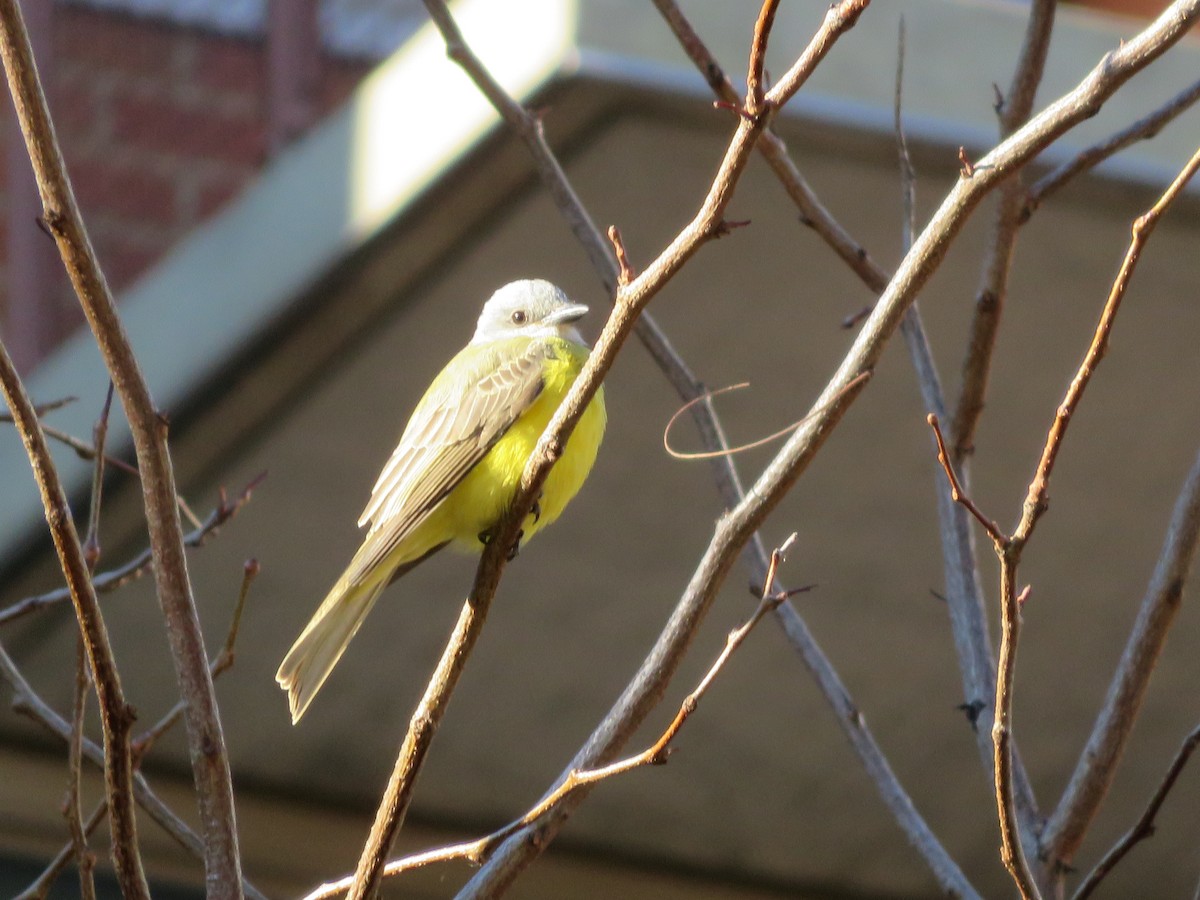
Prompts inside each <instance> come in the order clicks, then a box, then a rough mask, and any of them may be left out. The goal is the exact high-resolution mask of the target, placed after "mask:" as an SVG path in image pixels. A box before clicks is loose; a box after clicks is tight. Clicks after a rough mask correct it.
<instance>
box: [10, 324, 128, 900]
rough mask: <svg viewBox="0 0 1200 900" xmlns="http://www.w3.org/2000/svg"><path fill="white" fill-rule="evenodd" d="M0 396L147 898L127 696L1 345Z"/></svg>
mask: <svg viewBox="0 0 1200 900" xmlns="http://www.w3.org/2000/svg"><path fill="white" fill-rule="evenodd" d="M0 390H2V391H3V393H4V399H5V401H6V402H7V403H8V408H9V410H11V411H12V414H13V420H14V423H15V424H16V427H17V431H18V432H19V433H20V435H21V440H22V442H23V443H24V444H25V451H26V453H28V454H29V462H30V464H31V465H32V466H33V474H34V477H35V478H36V480H37V484H38V490H39V491H40V492H41V495H42V506H43V507H44V508H45V511H46V522H47V524H48V525H49V526H50V534H51V537H52V538H53V539H54V549H55V551H56V552H57V553H58V559H59V565H60V566H61V567H62V571H63V575H64V576H65V578H66V580H67V589H68V591H69V592H70V596H71V602H72V603H73V604H74V606H75V616H76V618H77V619H78V620H79V634H80V637H81V639H82V641H83V646H84V649H85V650H86V653H87V659H88V665H89V667H90V668H91V673H92V682H93V683H94V684H95V686H96V696H97V697H98V699H99V701H100V722H101V724H102V726H103V728H104V750H103V751H102V752H101V759H102V764H103V767H104V785H105V793H106V796H107V797H108V802H109V807H110V808H111V809H112V810H113V816H112V823H113V824H112V832H113V841H112V853H113V862H114V864H115V865H116V869H117V877H118V880H119V881H120V884H121V890H122V891H123V892H124V894H125V896H126V897H149V896H150V892H149V888H148V887H147V885H146V875H145V873H144V872H143V871H142V860H141V856H140V855H139V853H138V843H137V822H136V819H135V816H134V807H133V789H132V786H131V781H132V778H133V767H132V762H131V755H130V749H129V732H130V729H131V728H132V726H133V720H134V712H133V709H132V708H131V707H130V706H129V704H128V703H126V702H125V694H124V692H123V691H122V690H121V678H120V675H119V674H118V672H117V664H116V660H115V659H114V658H113V653H112V647H111V645H110V644H109V641H108V630H107V629H106V628H105V626H104V617H103V615H102V614H101V612H100V603H99V601H98V600H97V599H96V592H95V589H94V588H93V587H92V582H91V577H90V573H89V571H88V566H87V562H86V561H85V559H84V554H83V547H82V546H81V545H80V543H79V533H78V532H77V531H76V530H75V520H74V519H73V518H72V517H71V509H70V507H69V506H68V505H67V497H66V494H65V493H64V492H63V487H62V483H61V482H60V481H59V478H58V470H57V469H56V468H55V467H54V461H53V460H52V459H51V457H50V449H49V447H47V446H46V437H45V435H44V434H43V433H42V430H41V426H40V423H39V422H38V417H37V412H36V410H35V409H34V407H33V404H32V403H31V402H30V401H29V396H28V395H27V394H26V393H25V386H24V385H23V384H22V383H21V379H20V376H18V375H17V370H16V368H15V367H14V366H13V363H12V360H11V359H10V358H9V355H8V351H7V350H6V349H5V347H4V345H3V344H0ZM67 729H68V732H70V731H71V726H69V725H68V726H67ZM80 739H81V738H80Z"/></svg>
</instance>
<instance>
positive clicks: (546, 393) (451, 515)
mask: <svg viewBox="0 0 1200 900" xmlns="http://www.w3.org/2000/svg"><path fill="white" fill-rule="evenodd" d="M574 375H575V373H574V372H571V373H570V378H569V379H566V378H564V379H551V380H550V383H548V384H547V387H546V389H545V390H543V391H542V394H541V395H540V396H539V397H538V399H537V401H536V402H535V403H534V404H533V406H531V407H530V408H529V410H528V412H526V413H525V415H523V416H521V418H520V419H518V420H517V421H516V422H515V423H514V424H513V425H512V427H510V428H509V429H508V431H507V432H505V434H504V437H502V438H501V439H500V440H499V441H498V442H497V443H496V445H495V446H494V447H493V448H492V449H491V450H490V451H488V454H487V455H486V456H485V457H484V458H483V459H481V460H480V461H479V462H478V463H477V464H476V465H475V467H474V468H473V469H472V470H471V471H470V472H469V473H468V474H467V476H466V477H465V478H464V479H463V480H462V482H461V483H460V484H459V485H458V486H457V487H456V488H455V489H454V490H453V491H452V492H451V494H450V497H448V498H447V501H446V502H443V503H442V504H441V506H440V507H439V508H438V509H437V510H435V511H434V513H433V514H432V515H431V516H430V518H431V519H432V518H435V517H437V518H442V517H443V516H444V517H445V521H444V528H445V530H444V531H443V530H442V528H439V527H437V526H434V528H435V530H437V531H440V532H441V533H443V534H446V533H449V534H451V535H453V537H452V540H453V541H454V542H455V543H456V544H457V545H458V546H459V547H460V548H463V549H470V550H475V551H478V550H479V548H480V547H481V543H480V540H479V535H480V534H482V533H484V532H487V531H488V530H489V529H491V528H492V527H493V526H494V525H495V524H496V523H497V522H499V521H500V519H501V518H503V516H504V513H505V512H506V511H507V509H508V506H509V504H510V503H511V502H512V498H513V496H514V494H515V493H516V490H517V486H518V485H519V484H520V480H521V473H522V472H523V471H524V469H525V465H526V463H528V461H529V457H530V456H531V455H532V454H533V450H534V447H535V446H536V445H537V442H538V439H539V438H541V436H542V432H543V431H545V430H546V425H547V424H549V422H550V418H551V417H552V416H553V415H554V411H555V410H556V409H557V408H558V406H559V404H560V403H561V402H562V399H563V398H564V397H565V396H566V393H567V390H568V389H569V388H570V385H571V383H572V382H573V381H574ZM560 381H561V382H562V383H556V382H560ZM605 422H606V415H605V409H604V389H603V388H601V389H600V390H599V391H597V393H596V396H595V397H594V398H593V399H592V402H591V403H590V404H588V408H587V410H586V411H585V412H584V414H583V416H582V418H580V420H579V423H578V424H577V425H576V426H575V430H574V431H573V432H572V433H571V437H570V439H569V440H568V441H567V445H566V448H565V450H564V451H563V455H562V457H561V458H560V459H559V460H558V462H557V463H555V464H554V468H553V469H551V470H550V475H549V476H548V477H547V479H546V483H545V485H544V486H543V488H542V496H541V498H540V499H539V501H538V509H539V515H538V516H537V517H536V518H535V517H534V516H533V515H530V516H529V517H528V518H526V520H525V524H524V526H523V527H524V536H523V537H522V541H528V540H529V539H530V538H531V537H533V535H534V534H535V533H536V532H538V531H539V530H541V528H542V527H543V526H546V525H549V524H550V523H551V522H553V521H554V520H555V519H557V518H558V517H559V515H561V514H562V511H563V509H564V508H565V507H566V505H567V503H569V502H570V500H571V498H572V497H574V496H575V494H577V493H578V492H579V489H580V488H581V487H582V486H583V482H584V481H585V480H586V478H587V476H588V473H589V472H590V471H591V468H592V464H593V463H594V462H595V461H596V453H597V451H598V450H599V447H600V441H601V439H602V438H603V436H604V426H605Z"/></svg>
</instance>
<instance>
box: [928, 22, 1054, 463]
mask: <svg viewBox="0 0 1200 900" xmlns="http://www.w3.org/2000/svg"><path fill="white" fill-rule="evenodd" d="M1056 6H1057V0H1034V2H1032V3H1031V4H1030V6H1029V19H1028V22H1027V24H1026V27H1025V39H1024V41H1023V42H1022V44H1021V53H1020V56H1019V57H1018V59H1017V66H1016V70H1015V71H1014V72H1013V79H1012V84H1011V85H1010V86H1009V89H1008V95H1007V96H1005V97H1001V98H1000V99H999V101H998V103H997V105H996V112H997V114H998V115H999V118H1000V137H1001V139H1003V138H1006V137H1008V136H1009V135H1010V134H1012V133H1013V132H1014V131H1016V130H1017V129H1018V128H1020V127H1021V126H1022V125H1024V124H1025V123H1026V122H1027V121H1028V120H1029V114H1030V112H1031V111H1032V110H1033V100H1034V97H1035V96H1036V95H1037V88H1038V85H1039V84H1040V83H1041V80H1042V71H1043V70H1044V69H1045V65H1046V54H1047V53H1048V52H1049V50H1050V33H1051V31H1052V30H1053V28H1054V10H1055V8H1056ZM998 90H999V89H997V91H998ZM1024 199H1025V192H1024V189H1023V187H1022V185H1021V180H1020V176H1016V177H1014V178H1013V179H1012V180H1010V181H1009V182H1007V183H1006V184H1004V185H1002V186H1001V187H1000V190H999V191H998V192H997V198H996V211H995V218H994V219H993V220H992V230H991V233H990V234H989V235H988V241H987V245H986V249H985V250H984V262H983V271H982V273H981V274H980V284H979V290H978V291H977V293H976V295H975V316H974V319H973V320H972V322H971V337H970V340H969V344H968V349H967V356H966V359H964V360H963V369H962V390H961V391H960V393H959V398H958V404H957V406H956V408H955V410H954V419H953V422H952V424H951V428H950V433H951V435H952V439H953V445H954V465H955V467H956V468H958V469H960V470H962V469H963V467H964V462H965V460H966V459H967V457H968V456H969V455H970V454H971V451H972V450H973V449H974V445H975V428H976V426H977V425H978V424H979V416H980V414H981V413H982V412H983V404H984V398H985V396H986V394H987V386H988V378H989V376H990V374H991V368H992V354H993V352H994V350H995V346H996V334H997V332H998V331H999V328H1000V315H1001V313H1002V311H1003V309H1004V303H1005V300H1006V298H1007V295H1008V273H1009V270H1010V269H1011V267H1012V258H1013V249H1014V248H1015V247H1016V243H1017V229H1018V228H1020V223H1021V222H1022V221H1023V220H1022V218H1021V208H1022V205H1023V203H1024Z"/></svg>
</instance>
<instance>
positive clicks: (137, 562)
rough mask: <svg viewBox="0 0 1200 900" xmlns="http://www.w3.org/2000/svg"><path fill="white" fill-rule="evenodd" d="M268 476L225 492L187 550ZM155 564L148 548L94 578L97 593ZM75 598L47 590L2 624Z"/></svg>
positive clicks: (7, 611)
mask: <svg viewBox="0 0 1200 900" xmlns="http://www.w3.org/2000/svg"><path fill="white" fill-rule="evenodd" d="M265 477H266V473H265V472H264V473H262V474H260V475H258V476H257V477H256V478H254V480H252V481H251V482H250V483H249V484H247V485H246V486H245V487H244V488H242V490H241V491H240V492H239V493H238V494H237V495H236V496H235V497H234V498H233V500H232V501H231V500H229V499H227V498H226V496H225V494H224V492H222V494H221V499H220V501H219V502H218V504H217V506H216V507H215V508H214V509H213V510H212V511H211V512H210V513H209V514H208V516H207V517H206V518H205V519H204V521H202V522H201V523H200V524H199V526H198V527H197V528H196V530H195V531H192V532H189V533H188V534H187V535H185V536H184V539H183V543H184V546H185V547H193V548H194V547H202V546H204V544H205V542H206V541H208V539H209V538H211V537H214V536H215V535H216V534H217V532H219V531H220V530H221V526H222V525H224V524H225V523H226V522H228V521H229V520H230V519H232V518H233V517H234V516H236V515H237V514H238V513H239V512H240V511H241V509H242V507H243V506H245V505H246V504H247V503H249V502H250V499H251V497H252V496H253V494H254V490H255V488H257V487H258V486H259V485H260V484H262V481H263V479H264V478H265ZM153 565H154V552H153V550H152V549H150V548H147V549H145V550H143V551H142V552H141V553H139V554H138V555H137V556H135V557H133V559H131V560H129V561H128V562H127V563H124V564H123V565H120V566H117V567H116V568H114V569H110V570H109V571H107V572H101V573H100V574H99V575H96V576H94V577H93V579H92V584H93V585H94V586H95V588H96V593H97V594H106V593H109V592H110V591H115V590H116V589H117V588H120V587H123V586H124V585H126V584H128V583H129V582H131V581H134V580H136V579H138V578H141V577H142V576H143V575H145V574H146V573H147V572H149V571H150V569H151V567H152V566H153ZM70 599H71V593H70V591H69V590H67V589H66V588H56V589H55V590H53V591H47V592H46V593H44V594H35V595H33V596H31V597H25V598H24V599H22V600H18V601H16V602H15V603H13V604H11V605H9V606H7V607H5V608H4V609H0V625H4V624H6V623H8V622H11V621H12V620H14V619H19V618H21V616H26V615H29V614H30V613H32V612H36V611H37V610H39V609H43V608H44V607H47V606H53V605H55V604H57V603H62V602H63V601H65V600H70Z"/></svg>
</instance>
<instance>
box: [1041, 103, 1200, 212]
mask: <svg viewBox="0 0 1200 900" xmlns="http://www.w3.org/2000/svg"><path fill="white" fill-rule="evenodd" d="M1197 100H1200V81H1196V82H1195V83H1194V84H1193V85H1192V86H1191V87H1188V88H1184V90H1182V91H1180V92H1179V93H1178V94H1176V95H1175V96H1174V97H1172V98H1171V99H1170V100H1168V101H1167V102H1166V103H1165V104H1163V105H1162V106H1160V107H1159V108H1158V109H1156V110H1155V111H1154V112H1152V113H1150V114H1149V115H1148V116H1144V117H1143V118H1141V119H1138V120H1137V121H1136V122H1134V123H1133V124H1132V125H1130V126H1129V127H1128V128H1123V129H1121V130H1120V131H1118V132H1116V133H1115V134H1113V135H1111V136H1110V137H1108V138H1105V139H1104V140H1103V141H1100V142H1099V143H1096V144H1093V145H1092V146H1090V147H1088V148H1087V149H1086V150H1083V151H1081V152H1080V153H1079V154H1078V155H1077V156H1075V157H1073V158H1072V159H1069V160H1067V161H1066V162H1065V163H1063V164H1062V165H1061V166H1059V167H1058V168H1056V169H1054V170H1053V171H1051V172H1048V173H1047V174H1045V175H1043V176H1042V177H1041V178H1039V179H1038V180H1037V181H1036V182H1034V184H1033V186H1032V187H1030V188H1029V193H1027V194H1026V195H1025V206H1024V207H1023V208H1022V210H1021V219H1022V221H1024V220H1026V219H1028V218H1029V217H1030V216H1031V215H1033V213H1034V212H1035V211H1036V210H1037V208H1038V207H1039V206H1041V205H1042V204H1043V203H1044V202H1046V199H1047V198H1048V197H1050V196H1051V195H1052V194H1054V193H1056V192H1057V191H1058V190H1059V188H1061V187H1062V186H1063V185H1065V184H1066V183H1067V182H1068V181H1070V180H1071V179H1073V178H1075V177H1076V176H1079V175H1082V174H1083V173H1085V172H1089V171H1091V170H1092V169H1094V168H1095V167H1096V166H1098V165H1100V163H1102V162H1104V161H1105V160H1106V159H1108V158H1109V157H1111V156H1113V155H1115V154H1117V153H1119V152H1120V151H1122V150H1124V149H1125V148H1126V147H1128V146H1129V145H1130V144H1135V143H1137V142H1138V141H1145V140H1149V139H1150V138H1152V137H1155V136H1156V135H1157V134H1158V133H1159V132H1160V131H1162V129H1163V128H1164V127H1165V126H1166V125H1167V124H1168V123H1169V122H1171V121H1173V120H1174V119H1175V118H1177V117H1178V116H1179V115H1180V114H1181V113H1183V112H1186V111H1187V110H1188V109H1191V107H1192V106H1193V105H1194V104H1195V103H1196V101H1197Z"/></svg>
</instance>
